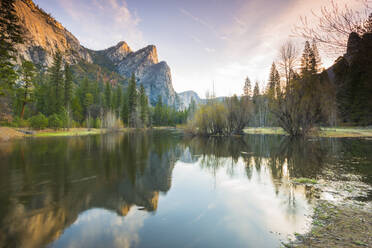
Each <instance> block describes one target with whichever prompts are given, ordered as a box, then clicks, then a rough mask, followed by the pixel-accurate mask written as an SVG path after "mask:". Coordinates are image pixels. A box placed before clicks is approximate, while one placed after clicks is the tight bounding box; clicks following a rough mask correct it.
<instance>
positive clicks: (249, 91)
mask: <svg viewBox="0 0 372 248" xmlns="http://www.w3.org/2000/svg"><path fill="white" fill-rule="evenodd" d="M243 91H244V95H245V96H251V95H252V84H251V80H250V79H249V77H247V78H246V79H245V83H244V88H243Z"/></svg>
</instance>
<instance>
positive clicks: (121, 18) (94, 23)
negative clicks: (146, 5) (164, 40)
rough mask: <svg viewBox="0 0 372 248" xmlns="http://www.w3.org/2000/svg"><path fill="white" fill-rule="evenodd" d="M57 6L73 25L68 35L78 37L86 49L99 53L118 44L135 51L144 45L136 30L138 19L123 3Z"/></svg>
mask: <svg viewBox="0 0 372 248" xmlns="http://www.w3.org/2000/svg"><path fill="white" fill-rule="evenodd" d="M59 3H60V5H61V6H62V8H63V9H64V11H65V12H66V13H67V14H68V15H70V17H72V19H73V20H74V21H76V23H75V25H72V27H71V28H72V29H74V30H72V31H73V33H76V34H80V36H81V37H78V38H79V39H80V41H81V42H82V44H83V45H85V46H87V47H88V48H92V49H103V48H107V47H109V46H112V45H115V43H116V42H119V41H122V40H124V41H126V42H127V43H128V44H129V45H130V46H132V47H134V48H135V49H137V48H140V47H142V46H144V45H145V44H146V42H144V39H143V35H142V32H141V31H140V29H139V27H138V26H139V23H140V22H141V19H140V18H139V17H138V15H137V14H136V12H135V11H131V10H130V9H129V7H128V5H127V2H126V1H124V0H93V1H89V0H83V1H75V0H59ZM77 23H78V25H76V24H77Z"/></svg>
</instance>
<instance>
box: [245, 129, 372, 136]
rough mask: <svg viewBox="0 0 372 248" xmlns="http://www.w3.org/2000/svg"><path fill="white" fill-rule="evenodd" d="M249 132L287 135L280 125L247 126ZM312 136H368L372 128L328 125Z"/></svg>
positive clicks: (246, 131)
mask: <svg viewBox="0 0 372 248" xmlns="http://www.w3.org/2000/svg"><path fill="white" fill-rule="evenodd" d="M244 132H245V133H247V134H277V135H286V133H285V132H284V130H283V129H282V128H280V127H259V128H252V127H250V128H246V129H245V130H244ZM309 136H310V137H329V138H342V137H345V138H353V137H355V138H363V137H364V138H366V137H372V128H360V127H334V128H333V127H327V128H321V129H320V131H319V132H314V133H311V134H310V135H309Z"/></svg>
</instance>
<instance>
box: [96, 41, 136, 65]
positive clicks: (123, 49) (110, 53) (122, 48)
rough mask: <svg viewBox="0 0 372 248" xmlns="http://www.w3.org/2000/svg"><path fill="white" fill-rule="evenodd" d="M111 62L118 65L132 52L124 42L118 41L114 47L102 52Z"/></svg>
mask: <svg viewBox="0 0 372 248" xmlns="http://www.w3.org/2000/svg"><path fill="white" fill-rule="evenodd" d="M102 52H103V53H104V54H105V55H106V56H107V57H108V58H109V59H110V60H111V61H112V62H114V63H118V62H120V61H121V60H123V59H124V58H125V57H126V56H127V55H128V54H130V53H132V50H131V49H130V47H129V46H128V44H127V43H126V42H125V41H120V42H119V43H118V44H117V45H116V46H113V47H110V48H107V49H106V50H103V51H102Z"/></svg>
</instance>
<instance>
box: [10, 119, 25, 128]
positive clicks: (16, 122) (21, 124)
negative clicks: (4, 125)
mask: <svg viewBox="0 0 372 248" xmlns="http://www.w3.org/2000/svg"><path fill="white" fill-rule="evenodd" d="M10 125H11V126H12V127H28V126H29V122H28V121H27V120H24V119H20V118H19V117H15V118H14V120H13V121H12V122H11V123H10Z"/></svg>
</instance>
